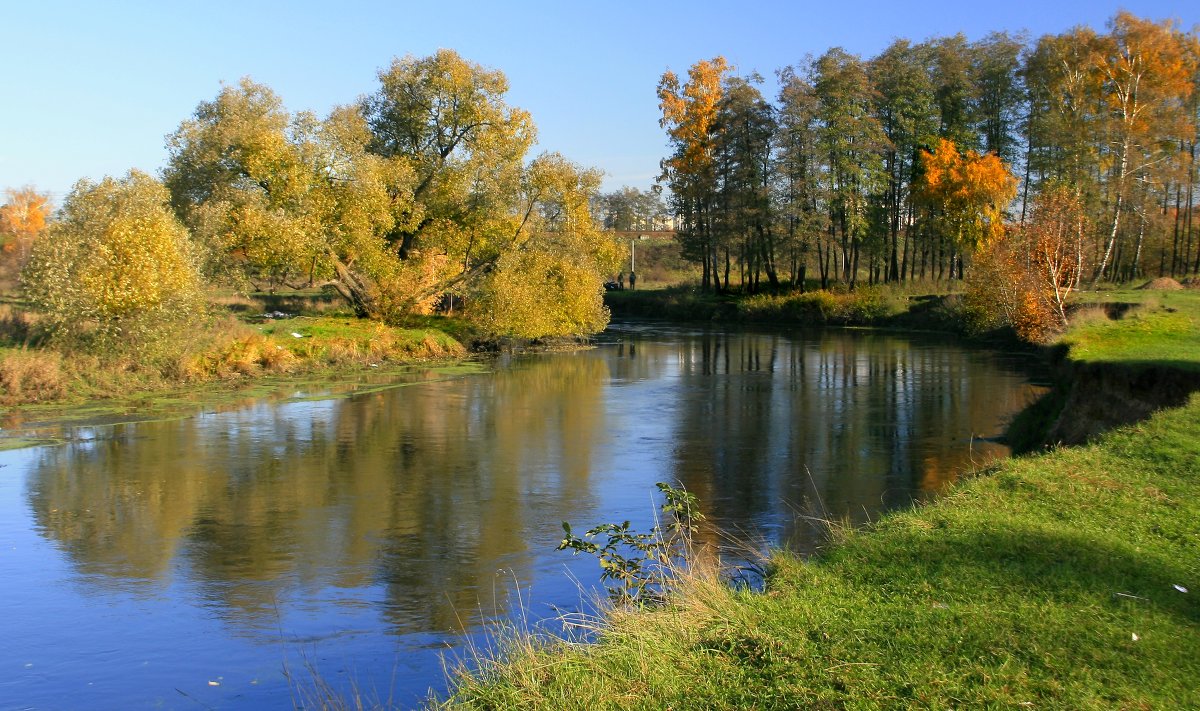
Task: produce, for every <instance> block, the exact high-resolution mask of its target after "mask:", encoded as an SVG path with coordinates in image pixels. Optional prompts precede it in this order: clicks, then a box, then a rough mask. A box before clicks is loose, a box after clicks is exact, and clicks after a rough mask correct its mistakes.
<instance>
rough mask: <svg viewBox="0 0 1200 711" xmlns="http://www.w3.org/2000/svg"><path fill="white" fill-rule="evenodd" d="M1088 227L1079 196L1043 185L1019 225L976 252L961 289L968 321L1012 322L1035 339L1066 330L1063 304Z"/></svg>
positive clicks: (1074, 282)
mask: <svg viewBox="0 0 1200 711" xmlns="http://www.w3.org/2000/svg"><path fill="white" fill-rule="evenodd" d="M1089 228H1090V226H1089V224H1088V222H1087V218H1086V216H1085V214H1084V209H1083V205H1082V203H1081V201H1080V199H1079V196H1078V195H1077V194H1075V193H1074V192H1072V191H1071V190H1070V189H1069V188H1067V187H1065V186H1062V185H1050V186H1047V187H1046V188H1045V189H1044V190H1043V191H1042V192H1041V193H1039V194H1038V195H1037V197H1036V198H1035V200H1034V205H1033V208H1032V210H1031V214H1030V220H1029V222H1028V224H1027V225H1026V226H1025V228H1024V229H1021V230H1015V231H1014V232H1013V233H1012V234H1011V235H1010V236H1008V237H1006V238H1004V239H999V240H996V241H993V242H991V243H989V244H987V245H986V246H985V247H984V248H983V249H981V250H980V252H979V254H978V255H977V256H976V259H975V262H974V264H973V267H972V269H971V272H970V275H969V278H968V280H967V292H966V302H967V308H968V313H970V314H971V315H972V320H973V322H974V323H975V324H976V325H977V326H980V327H991V326H1002V325H1008V326H1012V328H1013V329H1014V330H1015V331H1016V332H1017V335H1018V336H1020V337H1021V338H1022V339H1024V340H1027V341H1030V342H1034V343H1037V342H1042V341H1045V340H1047V339H1048V338H1049V337H1050V336H1051V335H1052V334H1054V333H1056V332H1058V331H1061V330H1062V329H1064V328H1066V327H1067V325H1068V318H1067V304H1068V301H1069V299H1070V296H1071V294H1072V292H1074V291H1075V289H1077V288H1078V286H1079V283H1080V280H1081V278H1082V276H1083V272H1084V269H1085V267H1086V262H1085V258H1084V235H1085V234H1086V233H1087V230H1088V229H1089Z"/></svg>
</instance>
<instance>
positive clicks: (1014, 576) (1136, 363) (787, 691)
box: [447, 294, 1200, 709]
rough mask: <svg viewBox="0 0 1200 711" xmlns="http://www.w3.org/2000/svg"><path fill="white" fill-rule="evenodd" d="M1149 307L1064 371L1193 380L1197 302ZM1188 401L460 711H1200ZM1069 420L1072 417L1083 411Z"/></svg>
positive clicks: (1195, 432)
mask: <svg viewBox="0 0 1200 711" xmlns="http://www.w3.org/2000/svg"><path fill="white" fill-rule="evenodd" d="M1112 297H1113V295H1111V294H1110V295H1105V296H1104V297H1103V299H1102V300H1108V301H1111V300H1112ZM1142 301H1149V303H1143V305H1142V308H1140V309H1136V310H1133V311H1132V312H1131V313H1130V314H1129V315H1127V316H1126V318H1124V319H1122V320H1120V321H1109V320H1108V319H1107V318H1102V317H1100V316H1093V317H1090V318H1083V319H1080V324H1079V325H1078V326H1077V327H1076V329H1075V330H1073V331H1072V332H1071V333H1068V334H1067V336H1066V338H1065V339H1064V340H1063V347H1064V348H1065V349H1067V350H1066V355H1065V357H1064V359H1063V361H1062V363H1063V364H1064V366H1065V370H1064V371H1063V372H1064V373H1068V374H1069V373H1071V372H1075V373H1076V374H1078V373H1082V372H1096V373H1109V374H1114V373H1125V374H1128V373H1141V374H1142V375H1146V376H1148V377H1161V376H1162V374H1163V373H1167V372H1170V373H1174V374H1177V375H1178V374H1181V373H1187V372H1189V371H1192V370H1195V369H1196V366H1197V365H1200V347H1196V348H1193V347H1191V344H1192V343H1193V342H1194V341H1195V340H1196V339H1197V338H1200V299H1197V297H1196V295H1194V294H1178V295H1176V294H1172V295H1170V296H1169V297H1167V298H1166V299H1163V298H1162V297H1154V298H1153V299H1149V298H1147V299H1142ZM1164 303H1165V304H1166V305H1164ZM1131 343H1136V345H1131ZM1073 369H1074V370H1073ZM1154 373H1158V374H1159V375H1158V376H1153V374H1154ZM1113 377H1120V379H1121V380H1122V381H1123V382H1126V383H1132V386H1131V388H1127V390H1131V391H1137V390H1139V387H1140V386H1138V385H1137V381H1136V380H1132V381H1131V380H1129V378H1128V377H1126V376H1113ZM1180 377H1183V378H1187V377H1188V376H1186V375H1181V376H1180ZM1098 382H1099V381H1095V380H1092V381H1088V382H1083V383H1080V384H1079V386H1080V387H1079V388H1078V389H1077V390H1076V391H1075V392H1087V391H1089V390H1096V389H1097V387H1098V386H1097V383H1098ZM1188 382H1191V381H1190V380H1189V381H1188ZM1167 389H1168V390H1169V389H1171V388H1167ZM1098 394H1100V395H1102V393H1098ZM1181 397H1182V398H1183V399H1185V400H1186V402H1185V404H1184V405H1183V406H1182V407H1178V408H1174V409H1162V410H1159V411H1158V412H1156V413H1155V414H1153V415H1152V416H1150V417H1149V419H1145V420H1143V421H1141V422H1138V423H1136V424H1131V425H1127V426H1125V427H1123V428H1121V429H1118V430H1116V431H1112V432H1109V433H1107V434H1104V435H1101V436H1099V437H1098V438H1096V439H1095V440H1094V441H1093V442H1092V443H1090V444H1087V445H1084V446H1080V447H1074V448H1067V449H1059V450H1056V451H1053V452H1050V453H1047V454H1042V455H1038V456H1030V457H1022V458H1017V459H1012V460H1008V461H1006V462H1004V463H1002V464H999V465H997V466H995V467H993V468H990V469H988V470H986V471H983V472H980V473H979V476H975V477H971V478H970V479H969V480H967V481H965V482H963V483H961V484H959V485H958V486H956V488H955V489H954V490H953V491H952V492H951V493H950V494H949V495H947V496H946V497H944V498H942V499H940V500H938V501H936V502H935V503H932V504H930V505H927V506H922V507H920V508H917V509H914V510H910V511H907V512H904V513H899V514H895V515H889V516H886V517H885V518H883V519H882V520H880V521H879V522H877V523H876V524H874V525H872V526H869V527H867V528H865V529H862V530H856V531H839V532H838V534H837V535H836V536H835V537H834V539H833V541H832V542H831V544H830V545H828V546H827V547H826V548H825V549H824V550H823V551H822V552H821V553H820V554H819V555H817V556H815V557H814V558H811V559H809V560H801V559H799V558H797V557H796V556H794V555H791V554H788V553H784V552H776V553H774V554H773V555H772V557H771V559H770V561H769V571H770V572H769V576H768V579H767V583H766V590H765V592H764V593H763V594H757V593H751V592H745V591H737V590H733V589H730V588H728V587H726V586H724V585H722V584H721V583H720V582H719V581H718V580H717V579H716V578H715V577H714V576H713V575H711V574H708V573H705V572H704V571H694V572H693V573H692V574H689V575H686V576H685V577H684V579H683V580H682V581H681V583H680V586H679V590H678V593H677V595H676V597H675V598H674V599H672V601H671V604H670V605H668V606H667V607H666V608H664V609H660V610H651V611H635V612H630V611H614V612H613V613H611V614H610V615H608V616H607V617H606V618H605V619H603V620H599V621H597V622H596V627H597V631H596V632H595V636H594V640H595V643H594V644H574V643H570V642H563V641H545V640H536V639H529V638H524V639H521V640H519V641H518V642H517V643H514V644H512V645H510V646H509V647H508V649H507V654H506V655H505V656H504V657H503V659H502V660H500V661H488V660H483V661H480V667H479V668H478V669H476V670H475V671H474V673H470V674H464V675H462V676H460V677H459V678H458V679H457V682H458V686H457V688H456V690H455V693H454V695H453V696H452V698H451V699H450V701H449V702H448V703H447V705H464V706H467V707H481V708H669V707H673V708H750V707H753V708H810V707H815V708H887V707H909V706H911V707H922V708H937V707H963V706H966V707H980V706H998V707H1017V708H1037V707H1052V708H1080V709H1087V708H1095V709H1108V708H1163V709H1167V708H1185V707H1195V706H1200V690H1198V689H1197V687H1196V685H1195V683H1194V680H1195V679H1197V678H1200V655H1197V654H1196V652H1195V650H1196V649H1197V648H1200V599H1198V597H1197V596H1198V595H1200V523H1198V522H1200V477H1197V475H1196V472H1197V470H1198V469H1200V396H1197V395H1192V396H1191V397H1190V398H1189V397H1187V395H1186V393H1183V394H1182V395H1181ZM1161 404H1166V403H1160V405H1161ZM1061 405H1062V406H1061V407H1060V408H1059V411H1058V413H1057V416H1056V418H1057V419H1062V418H1064V417H1065V418H1067V419H1070V418H1071V417H1072V410H1071V409H1068V408H1076V407H1079V404H1078V403H1075V404H1072V403H1071V402H1070V397H1069V396H1068V397H1067V398H1066V399H1064V400H1063V401H1062V403H1061ZM1143 414H1145V413H1143ZM1049 421H1056V420H1054V419H1052V420H1049Z"/></svg>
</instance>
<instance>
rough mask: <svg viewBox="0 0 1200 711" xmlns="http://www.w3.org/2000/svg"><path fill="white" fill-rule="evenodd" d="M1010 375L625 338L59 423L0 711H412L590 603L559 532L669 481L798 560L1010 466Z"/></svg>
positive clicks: (42, 451) (634, 516) (14, 494)
mask: <svg viewBox="0 0 1200 711" xmlns="http://www.w3.org/2000/svg"><path fill="white" fill-rule="evenodd" d="M1027 360H1028V359H1027V358H1024V357H1021V356H1015V355H1004V354H998V353H994V352H990V351H984V350H978V349H972V348H964V347H961V346H959V345H957V344H956V343H955V342H954V341H953V340H951V339H946V338H934V337H916V336H913V337H903V336H897V335H884V334H880V333H873V332H867V331H849V330H827V331H813V332H792V333H784V332H778V333H772V332H761V331H731V330H720V329H706V328H702V327H701V328H696V327H676V326H668V325H664V324H657V323H647V322H641V323H632V322H631V323H620V324H615V325H614V326H613V327H612V328H610V329H609V330H608V331H607V332H605V333H604V334H602V335H601V336H600V337H598V339H597V344H596V347H595V348H593V349H590V350H583V351H578V352H571V353H551V354H538V355H528V356H506V357H503V358H501V359H499V360H498V361H497V362H495V363H494V364H489V366H488V368H487V372H484V373H480V374H474V375H464V376H456V377H434V376H430V375H422V374H420V373H415V374H414V375H413V376H410V377H409V378H407V379H406V380H405V381H404V384H403V385H402V386H397V387H394V388H382V389H381V388H379V387H372V388H369V389H368V391H367V392H363V393H360V394H356V395H352V396H341V397H322V395H323V393H322V392H319V391H313V390H312V389H311V388H306V389H304V390H298V391H294V392H289V393H287V397H283V398H276V399H275V400H274V401H269V402H268V401H262V402H256V403H253V404H249V405H245V406H240V407H233V408H220V409H216V408H210V409H208V410H206V411H204V412H201V413H199V414H196V415H194V416H189V417H185V418H179V419H170V420H164V421H143V422H125V423H115V424H99V423H88V424H79V423H76V424H72V425H64V426H61V427H60V428H58V430H57V431H56V433H55V436H56V437H57V438H59V439H61V440H63V443H60V444H55V445H46V446H40V447H30V448H25V449H18V450H13V451H8V452H4V453H0V609H3V610H4V611H5V615H4V621H3V622H2V623H0V670H2V672H3V673H0V709H4V710H7V709H84V708H86V709H138V708H168V709H170V708H175V709H198V708H219V709H270V708H281V709H288V708H293V705H294V704H295V703H297V701H298V699H297V698H296V694H297V693H298V692H297V691H296V689H297V687H303V686H307V685H309V684H310V683H311V681H312V680H313V679H314V678H319V679H320V680H322V682H324V683H328V684H329V685H330V686H332V687H333V688H334V689H336V690H338V692H339V693H343V694H352V693H357V694H359V695H360V696H362V697H363V698H364V699H367V700H369V701H370V700H391V701H393V702H395V703H397V704H399V705H403V706H410V705H412V704H415V703H417V702H418V701H419V700H420V699H422V698H423V697H424V696H425V695H426V694H427V693H429V692H430V691H431V690H432V691H433V692H441V691H444V689H445V680H444V674H443V663H444V662H443V660H444V659H451V660H452V659H455V658H459V657H461V655H462V654H463V651H464V650H465V649H467V648H468V647H469V646H470V645H471V644H482V645H484V646H486V644H487V641H486V640H487V639H488V637H489V634H490V631H491V630H494V628H495V623H496V622H497V621H503V620H510V621H511V620H515V621H516V624H517V625H518V626H531V627H535V626H537V625H538V624H540V623H541V621H543V620H550V619H552V618H553V617H554V616H555V614H556V611H561V610H576V609H579V608H580V607H581V605H586V603H585V602H583V601H584V600H586V599H587V598H588V597H589V595H591V594H592V593H591V592H589V589H590V588H591V587H592V586H593V585H595V583H596V580H597V577H598V568H597V566H596V564H595V561H593V560H589V559H587V558H586V557H583V556H578V557H572V556H570V555H568V554H566V553H560V552H556V551H555V550H554V549H555V546H556V544H557V543H558V541H559V539H560V538H561V536H562V530H561V528H560V523H561V522H562V521H564V520H566V521H570V522H572V523H573V524H574V525H575V527H576V529H577V530H581V529H584V528H586V527H590V526H591V525H594V524H597V523H601V522H608V521H617V522H619V521H622V520H626V519H629V520H632V521H633V522H634V525H635V527H637V528H639V529H641V530H645V529H648V528H649V527H650V526H651V525H652V521H653V515H654V513H655V507H656V505H657V503H658V501H657V500H656V498H655V497H656V491H655V487H654V483H655V482H659V481H666V482H679V483H682V484H683V485H684V486H686V487H687V489H688V490H690V491H691V492H692V493H694V494H695V495H696V496H697V497H698V498H699V499H700V502H701V507H702V509H703V510H704V512H705V513H706V514H707V516H708V517H709V520H710V521H711V522H713V523H715V524H716V525H717V526H718V527H719V528H720V529H722V530H723V531H726V532H733V533H734V534H736V535H737V536H738V537H740V538H741V539H742V540H745V541H750V542H752V544H754V545H780V546H789V547H792V548H795V549H797V550H800V551H802V552H807V551H809V550H811V549H812V547H813V546H814V545H815V544H816V543H817V541H818V538H817V536H818V535H819V531H820V529H821V526H820V525H819V524H818V523H816V521H817V520H818V519H829V518H832V519H835V520H848V521H851V522H854V523H861V522H863V521H867V520H870V519H873V518H876V517H878V516H879V515H880V514H881V513H882V512H883V511H885V510H888V509H892V508H896V507H902V506H907V505H910V504H911V503H912V502H913V501H919V500H924V499H927V498H929V497H931V496H935V495H937V493H938V492H940V491H942V490H944V489H945V487H946V486H947V485H949V484H950V483H951V482H953V481H954V479H955V478H956V477H957V476H959V475H960V474H961V473H962V472H964V471H969V470H972V469H975V468H978V467H980V466H983V465H984V464H986V462H988V461H990V460H991V459H993V458H995V457H999V456H1004V455H1005V454H1006V453H1007V452H1006V450H1005V449H1004V447H1002V446H1000V445H998V444H995V443H994V442H992V441H991V438H994V437H995V436H996V435H998V434H999V433H1000V431H1001V430H1002V429H1003V425H1004V422H1005V420H1006V418H1008V417H1010V416H1011V415H1012V414H1013V413H1014V412H1016V411H1018V410H1020V409H1021V408H1022V407H1023V406H1025V405H1026V404H1028V403H1029V402H1030V401H1031V400H1032V399H1033V397H1034V394H1035V392H1036V391H1037V390H1038V388H1036V387H1035V386H1033V385H1031V384H1030V376H1029V374H1028V371H1027V370H1026V369H1027V368H1028V366H1029V363H1028V362H1027ZM410 381H411V382H410ZM7 434H8V435H9V436H19V435H20V433H19V432H9V433H7ZM40 434H41V435H43V436H44V435H45V430H44V429H43V430H42V431H41V432H40ZM551 624H552V623H551ZM287 674H290V675H291V676H292V677H293V678H294V679H295V680H296V681H293V682H289V680H288V678H287Z"/></svg>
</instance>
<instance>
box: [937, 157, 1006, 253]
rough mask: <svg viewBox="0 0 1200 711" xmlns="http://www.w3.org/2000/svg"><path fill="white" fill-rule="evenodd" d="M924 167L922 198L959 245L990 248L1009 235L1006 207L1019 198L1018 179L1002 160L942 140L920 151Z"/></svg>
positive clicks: (944, 229)
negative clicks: (962, 149)
mask: <svg viewBox="0 0 1200 711" xmlns="http://www.w3.org/2000/svg"><path fill="white" fill-rule="evenodd" d="M921 165H922V167H923V168H924V174H923V177H922V181H921V183H920V185H919V191H920V194H921V196H922V197H923V198H924V199H925V201H926V202H927V203H928V204H929V205H930V206H932V207H933V209H934V219H935V221H936V222H937V223H938V225H939V227H940V228H941V229H942V230H943V231H944V233H945V234H946V236H948V237H949V238H950V239H951V240H952V241H953V243H954V244H955V245H956V246H958V247H959V248H960V249H975V248H978V247H984V248H986V247H987V246H989V245H991V244H992V243H994V242H995V241H996V240H998V239H999V238H1000V237H1002V236H1003V235H1004V208H1005V206H1007V205H1008V203H1009V202H1010V201H1012V199H1013V197H1015V196H1016V194H1017V179H1016V178H1014V177H1013V175H1012V173H1011V172H1009V170H1008V167H1007V166H1005V165H1004V161H1002V160H1000V157H999V156H997V155H995V154H992V153H989V154H986V155H980V154H978V153H976V152H975V151H972V150H966V151H960V150H959V149H958V147H957V146H955V145H954V143H953V142H951V141H948V140H946V139H944V138H943V139H940V140H938V143H937V146H936V147H935V148H934V150H933V151H926V150H922V151H921Z"/></svg>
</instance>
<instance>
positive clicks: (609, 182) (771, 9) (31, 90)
mask: <svg viewBox="0 0 1200 711" xmlns="http://www.w3.org/2000/svg"><path fill="white" fill-rule="evenodd" d="M1121 7H1124V8H1125V9H1128V10H1129V11H1131V12H1134V13H1136V14H1138V15H1141V16H1144V17H1149V18H1153V19H1156V20H1157V19H1164V18H1174V19H1176V20H1178V21H1180V23H1181V25H1182V26H1183V27H1187V28H1190V27H1193V26H1194V25H1196V24H1197V23H1200V4H1198V3H1196V2H1195V0H1187V1H1184V0H1144V1H1141V2H1136V3H1126V4H1121V3H1115V2H1108V1H1107V0H1093V1H1090V2H1089V1H1082V0H1058V1H1055V0H1042V1H1041V2H1029V1H1027V0H1008V1H1002V2H994V3H988V2H946V1H944V0H943V1H939V2H928V3H904V2H889V3H880V2H824V3H813V2H757V3H755V2H747V3H733V2H723V3H717V2H700V1H698V2H674V1H669V0H659V1H658V2H652V3H643V2H637V3H635V2H623V1H620V0H610V1H609V2H605V3H601V2H591V3H581V2H570V1H569V0H564V1H562V2H516V1H511V2H470V1H468V0H460V1H459V2H454V3H440V2H430V1H428V0H427V1H426V2H420V3H412V2H400V1H395V2H373V3H367V2H353V1H352V0H345V1H343V2H339V3H332V2H323V3H318V2H287V3H285V2H264V1H255V0H241V1H240V2H226V1H224V0H214V1H209V2H189V3H171V2H166V1H165V0H163V1H161V2H104V3H100V2H93V3H84V2H78V3H70V2H55V1H50V2H16V0H4V1H3V4H2V5H0V22H2V23H3V25H4V26H5V31H4V33H3V34H4V38H3V40H2V41H0V66H2V67H3V68H4V70H3V73H4V79H3V81H2V84H0V86H3V89H4V91H3V96H4V97H5V101H4V103H3V105H0V188H3V187H15V186H19V185H25V184H33V185H35V186H36V187H38V188H40V189H42V190H48V191H50V192H51V193H52V194H53V195H54V197H55V198H56V199H60V198H61V196H62V195H63V194H64V193H65V192H66V191H67V190H69V189H70V186H71V185H72V184H73V183H74V182H75V181H76V180H77V179H79V178H81V177H90V178H93V179H98V178H100V177H103V176H104V175H121V174H124V173H125V172H126V171H127V170H129V169H130V168H140V169H142V170H146V171H149V172H156V171H157V170H158V169H159V168H161V167H162V165H163V163H164V161H165V160H166V150H165V148H164V141H163V138H164V136H165V135H166V134H168V133H170V132H172V131H173V130H175V128H176V127H178V125H179V123H180V122H181V121H183V120H184V119H185V118H187V117H188V116H189V115H190V114H191V113H192V111H194V109H195V107H196V104H197V103H199V102H200V101H204V100H208V99H211V98H212V97H214V96H215V95H216V94H217V92H218V91H219V90H220V87H221V82H226V83H232V82H235V81H237V80H238V79H239V78H240V77H242V76H251V77H253V78H254V79H255V80H256V81H258V82H262V83H265V84H267V85H269V86H271V87H272V88H273V89H274V90H275V91H276V92H277V93H278V94H279V95H280V96H281V97H282V98H283V101H284V103H285V104H286V106H287V107H288V108H289V109H291V110H293V111H296V110H301V109H307V110H312V111H315V112H317V113H318V114H322V115H323V114H325V113H326V112H328V110H329V109H330V108H332V107H333V106H335V105H338V104H345V103H350V102H353V101H354V100H356V99H357V98H358V97H359V96H360V95H362V94H365V93H369V92H371V91H373V90H374V89H375V85H376V73H377V72H378V70H379V69H380V68H381V67H384V66H386V65H388V64H389V63H390V62H391V59H392V58H393V57H396V56H403V55H406V54H413V55H418V56H424V55H428V54H431V53H432V52H434V51H435V50H437V49H438V48H439V47H447V48H451V49H455V50H457V51H458V52H459V53H460V54H462V55H463V56H464V57H466V58H467V59H469V60H471V61H474V62H478V63H480V64H484V65H486V66H489V67H493V68H497V69H500V70H502V71H503V72H504V73H505V74H506V75H507V76H508V78H509V83H510V85H511V89H510V91H509V94H508V100H509V103H511V104H513V105H516V106H520V107H522V108H524V109H527V110H528V111H530V112H531V113H532V114H533V118H534V121H535V122H536V124H537V126H538V135H539V146H538V150H554V151H559V152H561V153H563V154H565V155H566V156H568V157H569V158H571V159H572V160H575V161H576V162H579V163H582V164H585V165H589V166H595V167H598V168H601V169H603V170H604V171H606V173H607V178H606V183H605V187H606V189H614V188H616V187H619V186H621V185H625V184H628V185H635V186H638V187H648V186H649V185H650V183H651V182H652V181H653V177H654V175H655V174H656V173H657V170H658V161H659V159H660V158H661V157H662V156H663V154H664V153H665V151H666V141H665V138H664V135H663V133H662V131H661V129H659V127H658V106H657V101H656V99H655V96H654V89H655V85H656V84H657V82H658V79H659V77H660V76H661V75H662V73H663V71H664V70H666V69H668V68H670V69H672V70H674V71H676V72H679V73H683V72H686V70H687V68H688V67H689V66H690V65H691V64H692V63H693V62H695V61H696V60H698V59H704V58H710V57H712V56H714V55H717V54H722V55H724V56H725V57H726V58H727V59H729V60H730V61H731V62H732V63H734V64H735V65H736V66H737V67H738V69H739V71H740V72H742V73H746V72H750V71H758V72H760V73H761V74H763V75H764V76H770V75H771V74H773V72H774V71H775V70H776V69H779V68H781V67H784V66H787V65H794V64H798V63H800V62H801V61H803V59H804V57H805V55H807V54H814V55H816V54H820V53H822V52H824V51H825V50H826V49H828V48H830V47H833V46H841V47H844V48H846V49H847V50H849V51H851V52H855V53H858V54H860V55H862V56H864V57H870V56H872V55H874V54H877V53H878V52H879V51H881V50H882V49H883V48H884V47H886V46H887V45H888V44H889V43H890V42H891V41H892V40H893V39H895V38H899V37H903V38H908V39H912V40H914V41H919V40H923V39H927V38H929V37H935V36H941V35H947V34H954V33H956V32H962V33H964V34H966V35H967V37H968V38H969V39H972V40H974V39H978V38H980V37H983V36H984V35H986V34H987V33H989V32H991V31H998V30H1007V31H1011V32H1017V31H1021V30H1025V31H1027V32H1028V33H1029V34H1030V35H1031V36H1034V37H1036V36H1039V35H1042V34H1047V33H1055V32H1061V31H1063V30H1066V29H1068V28H1070V27H1072V26H1075V25H1081V24H1082V25H1090V26H1092V27H1095V28H1097V29H1102V28H1103V27H1104V23H1105V22H1106V21H1107V20H1108V19H1109V18H1111V17H1112V16H1113V15H1114V14H1115V13H1116V12H1117V10H1118V9H1119V8H1121Z"/></svg>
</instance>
